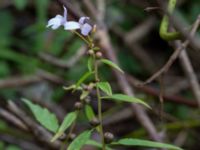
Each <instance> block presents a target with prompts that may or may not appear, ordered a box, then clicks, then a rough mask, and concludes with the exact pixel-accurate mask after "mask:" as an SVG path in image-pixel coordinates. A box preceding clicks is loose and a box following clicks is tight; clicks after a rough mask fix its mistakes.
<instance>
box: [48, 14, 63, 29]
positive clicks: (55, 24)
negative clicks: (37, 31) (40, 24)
mask: <svg viewBox="0 0 200 150" xmlns="http://www.w3.org/2000/svg"><path fill="white" fill-rule="evenodd" d="M62 21H63V17H62V16H61V15H56V16H55V17H54V18H52V19H50V20H49V21H48V23H47V26H46V27H50V26H51V28H52V29H54V30H55V29H57V28H59V27H60V26H61V25H62Z"/></svg>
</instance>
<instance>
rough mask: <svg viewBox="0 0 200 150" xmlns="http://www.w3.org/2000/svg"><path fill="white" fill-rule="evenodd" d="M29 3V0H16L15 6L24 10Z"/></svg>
mask: <svg viewBox="0 0 200 150" xmlns="http://www.w3.org/2000/svg"><path fill="white" fill-rule="evenodd" d="M27 3H28V1H27V0H14V4H15V7H16V8H17V9H18V10H23V9H24V8H25V7H26V5H27Z"/></svg>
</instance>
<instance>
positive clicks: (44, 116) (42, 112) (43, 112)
mask: <svg viewBox="0 0 200 150" xmlns="http://www.w3.org/2000/svg"><path fill="white" fill-rule="evenodd" d="M22 100H23V102H24V103H25V104H26V105H27V106H28V107H29V108H30V109H31V111H32V112H33V114H34V116H35V118H36V120H37V121H38V122H39V123H41V124H42V125H43V126H44V127H45V128H46V129H48V130H50V131H52V132H54V133H55V132H56V131H57V129H58V126H59V125H58V120H57V118H56V116H55V114H53V113H50V112H49V110H47V109H46V108H42V107H40V106H39V105H36V104H33V103H32V102H31V101H29V100H27V99H22Z"/></svg>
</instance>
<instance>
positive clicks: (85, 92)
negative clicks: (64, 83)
mask: <svg viewBox="0 0 200 150" xmlns="http://www.w3.org/2000/svg"><path fill="white" fill-rule="evenodd" d="M88 95H89V91H82V93H81V96H80V99H81V100H83V99H85V98H86V97H87V96H88Z"/></svg>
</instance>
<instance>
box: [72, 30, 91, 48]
mask: <svg viewBox="0 0 200 150" xmlns="http://www.w3.org/2000/svg"><path fill="white" fill-rule="evenodd" d="M72 32H73V33H75V34H76V35H78V36H79V37H80V38H81V39H82V40H83V41H84V42H85V43H87V44H88V46H90V42H89V41H88V40H87V39H86V38H85V37H84V36H82V35H81V34H80V33H78V32H76V31H72Z"/></svg>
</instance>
